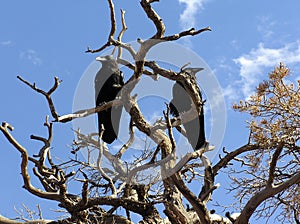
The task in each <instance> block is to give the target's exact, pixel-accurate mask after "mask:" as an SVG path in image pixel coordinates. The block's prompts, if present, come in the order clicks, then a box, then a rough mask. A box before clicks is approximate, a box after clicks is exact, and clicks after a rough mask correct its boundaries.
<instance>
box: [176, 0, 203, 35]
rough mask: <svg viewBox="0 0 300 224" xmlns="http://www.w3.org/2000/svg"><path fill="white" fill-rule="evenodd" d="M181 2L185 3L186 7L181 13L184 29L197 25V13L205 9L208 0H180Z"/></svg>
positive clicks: (181, 22) (181, 23)
mask: <svg viewBox="0 0 300 224" xmlns="http://www.w3.org/2000/svg"><path fill="white" fill-rule="evenodd" d="M178 1H179V3H180V4H182V3H183V4H185V9H184V11H183V12H182V14H181V15H180V25H181V27H182V28H184V29H189V28H191V27H194V26H195V25H196V15H197V13H198V12H199V11H200V10H201V9H203V4H204V2H207V0H178Z"/></svg>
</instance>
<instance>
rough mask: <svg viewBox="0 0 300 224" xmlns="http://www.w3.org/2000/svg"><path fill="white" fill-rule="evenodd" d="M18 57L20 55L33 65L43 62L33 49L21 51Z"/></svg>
mask: <svg viewBox="0 0 300 224" xmlns="http://www.w3.org/2000/svg"><path fill="white" fill-rule="evenodd" d="M19 57H20V59H21V60H26V61H29V62H31V63H32V64H33V65H41V64H42V63H43V61H42V59H41V58H40V57H39V55H38V53H37V52H36V51H35V50H32V49H28V50H25V51H21V53H20V55H19Z"/></svg>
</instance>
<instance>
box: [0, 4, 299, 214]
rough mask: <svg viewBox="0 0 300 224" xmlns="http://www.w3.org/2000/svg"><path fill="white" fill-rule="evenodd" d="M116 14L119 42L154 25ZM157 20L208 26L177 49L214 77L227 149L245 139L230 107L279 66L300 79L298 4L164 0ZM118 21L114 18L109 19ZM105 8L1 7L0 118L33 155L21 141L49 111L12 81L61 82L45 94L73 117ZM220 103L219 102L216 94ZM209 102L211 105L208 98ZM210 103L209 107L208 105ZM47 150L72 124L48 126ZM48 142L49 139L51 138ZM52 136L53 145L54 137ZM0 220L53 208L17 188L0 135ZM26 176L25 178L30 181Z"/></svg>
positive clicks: (102, 34)
mask: <svg viewBox="0 0 300 224" xmlns="http://www.w3.org/2000/svg"><path fill="white" fill-rule="evenodd" d="M115 5H116V9H119V8H123V9H125V11H126V22H127V25H128V28H129V29H128V31H127V32H126V33H125V35H124V38H123V40H124V41H134V40H136V38H137V37H140V38H142V39H143V38H144V39H145V38H147V37H149V36H150V35H152V34H153V31H154V27H153V25H152V24H151V22H149V21H148V20H147V18H146V16H145V14H144V12H143V11H142V10H141V9H140V6H139V1H131V4H128V3H127V2H126V1H115ZM153 5H154V8H155V9H157V11H158V12H159V13H160V15H161V17H162V18H163V20H164V22H165V24H166V27H167V30H166V33H167V34H173V33H176V32H179V31H181V30H182V29H184V28H190V27H196V28H203V27H206V26H211V28H212V30H213V31H212V32H207V33H203V34H201V35H199V36H196V37H193V38H184V39H182V40H180V41H178V43H180V44H182V45H184V46H185V47H186V48H190V49H191V50H193V51H195V52H196V53H197V54H198V55H199V56H201V57H202V58H203V60H204V61H205V62H206V63H207V64H208V65H209V67H210V68H211V69H212V70H213V72H214V74H215V77H216V78H217V80H218V81H219V83H220V85H221V87H222V89H223V94H224V95H223V96H224V97H225V103H226V107H227V109H226V112H227V121H226V124H227V126H226V132H225V136H224V139H223V142H222V145H223V146H226V147H227V148H228V150H230V149H234V148H236V147H238V146H240V145H242V144H244V143H245V142H246V141H247V134H248V131H247V129H246V126H247V125H246V123H245V122H244V121H245V119H247V117H246V116H245V115H243V114H239V113H237V112H233V111H232V110H231V105H232V103H234V102H235V101H238V100H239V99H245V98H247V97H248V96H249V94H251V92H252V91H253V89H254V87H255V85H256V84H257V83H258V82H259V81H261V80H263V79H266V78H267V74H268V72H270V71H271V70H272V68H273V67H274V66H275V65H277V64H278V63H279V62H280V61H283V62H284V63H286V64H287V66H288V67H290V68H291V73H292V74H293V75H294V76H293V78H295V79H296V78H299V75H300V66H299V62H300V26H299V22H300V15H299V8H300V2H299V1H298V0H289V1H286V2H282V1H278V0H272V1H271V0H265V1H259V0H252V1H238V0H227V1H217V0H173V1H171V0H165V1H163V0H162V1H161V3H154V4H153ZM117 17H118V18H117V19H119V14H118V15H117ZM108 22H109V17H108V8H107V2H106V1H101V0H99V1H96V0H90V1H76V2H74V1H71V0H65V1H58V0H54V1H42V2H41V1H38V0H29V1H20V0H19V1H17V0H10V1H2V2H1V7H0V28H1V29H0V58H1V63H0V77H1V88H0V105H1V110H0V121H1V122H2V121H7V122H9V123H10V124H12V125H13V126H14V127H15V131H14V132H13V134H14V136H15V137H16V138H17V139H18V140H19V141H20V142H21V143H22V144H23V145H25V146H27V147H29V146H30V149H29V152H30V153H31V154H34V153H35V152H36V150H37V149H39V147H40V146H41V145H40V143H38V142H33V141H31V140H30V139H29V136H30V134H40V135H45V134H46V130H45V128H44V127H43V126H42V124H43V122H44V118H45V116H46V115H47V114H49V111H48V107H47V105H46V103H45V100H44V99H43V98H42V96H40V95H38V94H36V93H34V92H33V91H32V90H30V89H29V88H28V87H26V86H25V85H24V84H22V83H20V81H18V80H17V78H16V76H17V75H21V76H22V77H23V78H25V79H27V80H29V81H31V82H36V83H37V86H38V87H41V88H49V87H50V86H51V85H52V83H53V77H54V76H59V78H60V79H62V80H63V83H62V84H61V86H60V87H59V90H58V91H57V92H56V93H55V94H54V96H53V97H54V100H55V103H56V106H57V110H58V111H59V113H61V114H65V113H68V112H71V111H72V102H73V96H74V93H75V90H76V86H77V84H78V82H79V80H80V78H81V77H82V75H83V74H84V71H85V70H86V68H87V67H88V66H89V65H90V63H91V62H92V61H93V60H94V58H95V57H96V55H91V54H85V53H84V51H85V50H86V47H87V46H90V47H91V48H97V47H99V46H100V45H101V44H103V43H104V42H105V41H106V38H107V34H108V32H109V26H108ZM220 97H222V96H220ZM217 100H218V98H216V101H217ZM212 103H213V102H212ZM54 131H55V136H56V137H57V139H56V140H55V142H54V144H55V147H54V149H53V151H54V153H56V154H57V155H58V156H61V157H63V156H64V155H66V154H67V153H68V152H69V148H68V147H67V144H68V143H71V141H72V138H73V133H72V132H71V124H68V125H56V126H55V130H54ZM55 136H54V137H55ZM60 137H61V138H60ZM0 151H1V156H0V176H1V178H2V180H3V178H6V181H5V184H4V183H3V182H2V183H3V184H1V191H0V198H1V203H0V213H1V214H3V215H5V216H9V217H15V216H16V213H15V211H14V206H16V207H17V208H20V207H21V204H22V203H25V204H26V205H29V206H30V207H31V208H34V206H35V205H36V204H38V203H39V204H41V206H42V208H44V209H43V211H44V214H45V216H47V215H49V216H50V217H55V216H56V215H57V214H56V213H53V212H50V211H49V208H51V209H55V208H56V203H48V202H46V201H43V200H38V199H36V198H35V197H33V196H31V195H30V194H29V193H27V192H26V191H25V190H23V189H21V186H22V180H21V176H20V174H19V173H20V156H19V154H18V152H16V150H14V149H13V148H12V147H11V146H10V145H9V144H8V143H7V141H6V140H5V139H4V137H3V136H1V137H0ZM33 179H34V178H33Z"/></svg>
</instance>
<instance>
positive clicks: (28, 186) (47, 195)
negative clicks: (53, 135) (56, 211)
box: [0, 122, 59, 201]
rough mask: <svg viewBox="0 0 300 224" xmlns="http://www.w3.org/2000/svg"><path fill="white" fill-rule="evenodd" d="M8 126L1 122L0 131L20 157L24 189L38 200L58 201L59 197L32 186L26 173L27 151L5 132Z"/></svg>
mask: <svg viewBox="0 0 300 224" xmlns="http://www.w3.org/2000/svg"><path fill="white" fill-rule="evenodd" d="M8 126H9V125H8V124H7V123H5V122H3V123H2V125H1V126H0V130H1V131H2V133H3V134H4V135H5V137H6V139H7V140H8V141H9V142H10V143H11V144H12V145H13V146H14V147H15V148H16V149H17V150H18V151H19V152H20V153H21V156H22V162H21V173H22V177H23V181H24V188H25V189H26V190H28V191H29V192H30V193H32V194H33V195H36V196H38V197H40V198H45V199H50V200H55V201H59V197H58V194H57V193H52V192H45V191H42V190H40V189H38V188H35V187H34V186H32V184H31V182H30V176H29V173H28V167H27V166H28V154H27V150H26V149H25V148H24V147H23V146H22V145H20V143H19V142H17V140H15V139H14V137H13V136H12V135H11V134H10V132H9V131H8V130H7V127H8Z"/></svg>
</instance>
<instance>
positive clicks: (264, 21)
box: [257, 16, 277, 40]
mask: <svg viewBox="0 0 300 224" xmlns="http://www.w3.org/2000/svg"><path fill="white" fill-rule="evenodd" d="M258 21H259V23H258V26H257V31H258V32H259V33H260V34H261V35H262V37H263V38H264V39H265V40H269V39H270V38H271V37H272V36H273V35H274V27H275V26H276V24H277V22H276V21H274V20H272V19H271V17H269V16H260V17H258Z"/></svg>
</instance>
